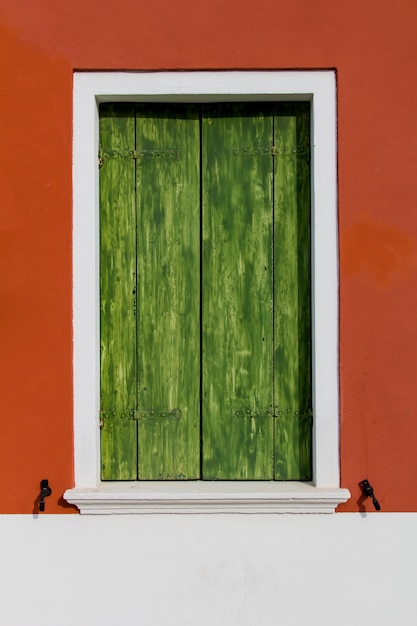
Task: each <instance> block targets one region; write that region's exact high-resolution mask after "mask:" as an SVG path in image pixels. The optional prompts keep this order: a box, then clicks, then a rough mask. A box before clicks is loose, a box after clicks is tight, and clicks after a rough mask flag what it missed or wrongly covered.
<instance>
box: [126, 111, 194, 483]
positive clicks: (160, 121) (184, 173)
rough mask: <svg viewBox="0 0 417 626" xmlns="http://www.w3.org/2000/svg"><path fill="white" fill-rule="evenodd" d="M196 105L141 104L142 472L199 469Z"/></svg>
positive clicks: (157, 475) (186, 474)
mask: <svg viewBox="0 0 417 626" xmlns="http://www.w3.org/2000/svg"><path fill="white" fill-rule="evenodd" d="M199 130H200V124H199V114H198V109H196V108H194V107H191V106H184V105H178V106H174V105H171V106H166V105H165V106H164V105H160V106H158V105H153V106H146V105H144V106H138V107H137V120H136V150H137V156H138V159H137V178H136V181H137V193H136V197H137V221H138V228H137V274H138V306H137V308H138V318H137V337H138V340H137V355H138V356H137V361H138V424H139V478H142V479H155V480H156V479H185V478H198V477H199V475H200V458H199V457H200V180H199V177H200V138H199Z"/></svg>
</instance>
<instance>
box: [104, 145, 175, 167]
mask: <svg viewBox="0 0 417 626" xmlns="http://www.w3.org/2000/svg"><path fill="white" fill-rule="evenodd" d="M179 156H180V151H179V150H177V149H171V148H169V149H165V148H163V149H161V150H159V149H155V150H127V151H125V152H123V151H120V150H105V151H104V150H103V149H102V147H101V146H100V148H99V151H98V167H99V169H100V168H101V167H103V164H104V162H105V161H107V160H109V159H133V160H144V159H160V160H164V159H171V160H172V159H174V160H178V159H179Z"/></svg>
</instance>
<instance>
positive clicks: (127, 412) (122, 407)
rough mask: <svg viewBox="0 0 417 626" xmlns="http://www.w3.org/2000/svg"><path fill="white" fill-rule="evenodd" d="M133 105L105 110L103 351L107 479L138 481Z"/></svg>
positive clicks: (102, 110) (104, 470)
mask: <svg viewBox="0 0 417 626" xmlns="http://www.w3.org/2000/svg"><path fill="white" fill-rule="evenodd" d="M134 119H135V118H134V107H133V106H132V105H115V106H112V105H102V106H101V107H100V141H101V147H102V155H103V167H102V169H101V171H100V329H101V331H100V332H101V335H100V347H101V359H100V361H101V417H102V423H103V428H102V430H101V458H102V478H103V480H136V478H137V436H136V431H137V426H136V422H135V420H134V419H133V414H134V411H135V408H136V321H135V289H136V223H135V221H136V217H135V216H136V211H135V195H134V188H135V162H134V160H133V159H132V158H127V156H126V155H128V154H129V151H132V150H134V148H135V124H134Z"/></svg>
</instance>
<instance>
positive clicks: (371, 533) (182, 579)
mask: <svg viewBox="0 0 417 626" xmlns="http://www.w3.org/2000/svg"><path fill="white" fill-rule="evenodd" d="M416 522H417V515H416V514H402V515H401V514H387V513H386V514H384V515H368V516H361V515H360V514H359V513H357V514H339V515H333V516H327V515H326V516H315V515H313V516H308V515H307V516H294V515H293V516H291V515H281V516H274V515H272V516H270V515H266V516H250V515H249V516H235V515H229V516H221V515H220V516H211V517H210V516H209V517H207V516H198V515H197V516H191V517H190V516H144V517H137V516H121V517H120V516H119V517H117V516H116V517H112V516H102V517H99V518H97V517H93V516H74V515H67V516H62V515H61V516H56V515H55V516H54V515H46V516H43V517H40V518H39V519H32V517H31V516H29V515H26V516H17V515H16V516H15V515H9V516H0V550H1V555H2V556H1V562H2V565H7V567H1V566H0V622H1V623H2V624H4V625H7V626H56V624H60V626H70V625H72V624H82V625H88V626H137V625H139V624H143V625H146V626H161V625H162V624H169V625H170V626H195V625H198V626H212V625H213V624H216V626H254V625H259V626H264V625H265V626H266V625H267V624H284V625H285V626H299V625H300V624H309V625H311V626H334V625H335V624H337V625H338V626H359V625H362V624H370V625H373V624H378V626H392V625H393V624H400V625H401V626H415V623H416V614H417V596H416V593H415V588H416V579H417V545H416V543H414V545H411V546H410V544H409V539H408V538H409V537H410V536H411V535H412V534H415V525H416Z"/></svg>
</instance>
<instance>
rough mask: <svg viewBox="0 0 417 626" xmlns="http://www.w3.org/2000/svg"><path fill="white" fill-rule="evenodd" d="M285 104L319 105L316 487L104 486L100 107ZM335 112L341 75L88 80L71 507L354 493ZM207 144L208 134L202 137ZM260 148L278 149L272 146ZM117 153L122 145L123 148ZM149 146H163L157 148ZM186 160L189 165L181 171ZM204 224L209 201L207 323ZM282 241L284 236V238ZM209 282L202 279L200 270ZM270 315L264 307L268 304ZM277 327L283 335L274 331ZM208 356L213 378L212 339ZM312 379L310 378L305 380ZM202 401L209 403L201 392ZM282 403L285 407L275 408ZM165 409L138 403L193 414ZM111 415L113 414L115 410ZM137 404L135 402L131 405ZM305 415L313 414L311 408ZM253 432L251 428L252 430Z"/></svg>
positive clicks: (246, 483) (243, 507)
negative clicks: (342, 411) (345, 434)
mask: <svg viewBox="0 0 417 626" xmlns="http://www.w3.org/2000/svg"><path fill="white" fill-rule="evenodd" d="M285 101H287V102H297V101H298V102H299V103H300V104H299V106H300V107H303V106H306V104H305V103H308V105H307V106H309V107H310V108H311V132H312V136H311V147H312V150H311V152H312V155H311V156H312V160H311V165H312V172H311V180H312V186H311V207H312V222H311V242H312V246H311V252H312V253H311V259H312V264H311V270H312V278H311V285H312V306H311V311H312V316H311V328H312V331H311V337H312V352H311V355H312V361H311V363H312V378H311V381H312V382H311V385H312V394H311V395H312V408H313V414H314V423H313V433H312V440H311V447H312V461H311V467H312V480H311V481H305V482H304V480H305V479H304V478H303V477H302V476H300V478H299V480H297V481H296V480H288V481H284V482H277V481H275V482H274V481H270V480H266V481H261V482H259V481H258V480H253V481H251V480H241V481H233V482H230V480H221V481H210V480H207V481H200V480H197V481H177V480H175V481H169V480H168V481H155V480H149V481H148V480H145V481H138V482H132V481H130V480H127V481H121V482H115V481H112V480H110V481H101V480H100V429H99V424H98V419H97V416H98V414H99V408H100V392H99V390H100V367H99V363H100V348H99V326H100V324H99V310H98V302H99V265H100V262H99V201H98V196H99V192H98V188H99V186H98V176H99V175H98V167H97V148H98V144H99V128H98V126H99V114H98V109H99V105H100V104H101V103H109V102H125V103H129V102H134V103H140V106H139V108H138V110H145V109H146V107H144V106H143V105H144V104H145V103H154V104H156V103H163V104H164V105H167V104H169V105H170V106H171V105H172V104H176V103H185V104H186V105H187V106H186V107H185V108H186V110H188V111H190V110H191V107H190V105H191V104H192V105H196V108H197V109H200V108H201V109H204V108H205V107H206V106H208V105H210V106H211V103H219V102H230V103H231V102H241V103H243V102H246V103H248V105H247V106H248V107H253V108H255V109H256V107H258V106H261V105H260V104H258V103H263V104H262V106H265V107H268V106H269V107H271V109H273V110H274V111H275V110H278V109H279V107H280V106H281V105H280V104H278V103H281V102H285ZM254 103H256V104H254ZM127 106H128V105H127ZM222 106H223V105H222ZM224 106H226V105H224ZM230 106H231V105H230ZM239 106H243V104H242V105H239ZM335 110H336V108H335V76H334V73H333V72H192V73H186V72H185V73H176V72H172V73H80V74H76V75H75V77H74V440H75V483H76V484H75V488H74V489H69V490H68V491H67V492H66V494H65V497H66V499H67V500H68V501H70V502H73V503H75V504H77V506H79V508H80V510H81V512H95V513H102V512H112V511H117V512H156V511H168V512H175V511H178V512H188V511H190V512H203V511H205V512H217V511H221V512H232V511H237V512H244V511H248V512H275V511H286V512H287V511H291V512H293V511H304V512H311V511H320V512H330V511H333V510H334V507H335V506H336V505H337V504H338V503H339V502H342V501H345V500H346V499H347V497H348V496H349V492H348V491H347V490H343V489H340V487H339V469H338V463H339V459H338V362H337V221H336V169H335V163H336V161H335V154H336V153H335V146H336V142H335ZM199 115H200V113H199ZM199 142H200V139H198V143H199ZM201 143H203V139H201ZM245 143H246V145H242V146H241V147H240V146H239V145H237V146H236V148H235V149H236V150H238V152H239V150H240V149H241V148H242V149H245V148H252V147H253V148H254V149H256V148H257V147H258V145H255V143H249V142H245ZM261 143H262V144H263V142H261ZM273 145H274V144H273V143H272V144H271V145H270V146H269V148H270V149H271V147H272V146H273ZM259 147H268V146H263V145H260V146H259ZM156 148H157V149H158V150H162V148H166V149H168V150H173V151H175V147H173V146H171V145H166V146H156ZM111 149H114V150H117V149H118V148H117V147H114V148H111ZM135 149H137V148H135ZM144 149H145V150H147V149H149V150H152V149H153V148H152V147H149V148H144ZM274 149H275V148H274ZM202 154H203V152H202ZM148 156H150V155H148ZM172 156H173V157H175V156H176V155H175V154H173V155H172ZM155 158H160V157H155ZM203 158H204V157H203ZM244 159H245V157H244V156H243V155H239V154H238V155H235V161H234V163H235V164H236V163H238V162H240V161H244ZM278 159H279V157H276V155H274V154H271V155H269V156H268V157H267V158H266V160H267V161H276V160H278ZM144 160H145V159H144ZM173 162H175V158H173ZM179 162H180V161H179V160H178V162H177V165H178V164H179ZM261 162H262V158H259V159H258V163H261ZM132 163H133V165H134V163H135V159H132ZM193 164H194V165H193V166H192V167H194V168H195V167H196V165H195V159H193ZM104 167H105V166H103V168H104ZM270 175H272V174H270ZM201 179H202V181H203V182H202V184H200V186H199V191H198V194H201V196H202V197H204V193H206V190H205V188H204V171H203V170H202V176H201ZM261 188H262V189H264V186H263V185H262V186H260V187H259V189H258V192H260V193H264V192H263V191H262V192H261V191H260V190H261ZM275 193H276V192H275ZM198 194H197V195H198ZM198 210H199V209H198ZM274 210H275V211H276V209H274ZM204 222H205V218H204V205H203V220H202V227H203V228H202V229H201V228H200V229H196V230H195V232H197V233H199V234H198V236H197V238H198V239H200V240H202V241H203V248H202V250H201V252H198V253H196V254H197V255H200V254H201V258H202V265H201V266H202V276H203V282H202V289H201V288H200V293H201V294H202V295H201V298H202V302H203V304H202V310H203V315H202V317H203V319H204V306H205V300H204V298H205V296H204V291H205V288H204V280H205V278H204V276H205V274H204V272H205V270H204V265H205V255H206V252H205V250H204V238H205V237H208V236H209V235H208V234H207V233H205V231H204ZM273 236H274V238H275V239H277V233H276V232H274V234H273ZM278 237H279V235H278ZM206 263H210V258H209V259H208V260H207V259H206ZM267 267H268V266H267ZM206 272H207V270H206ZM197 275H198V276H199V272H197ZM213 280H214V278H213ZM200 287H201V285H200ZM135 295H137V294H135ZM208 301H209V300H208ZM217 304H218V303H217ZM262 308H263V310H264V307H262ZM266 309H267V308H266ZM206 316H207V313H206ZM269 328H270V327H269ZM273 328H274V327H273ZM266 330H267V329H266ZM204 332H205V331H204V328H203V330H202V331H201V330H200V329H199V334H200V336H204ZM276 332H277V331H276V329H275V328H274V333H276ZM197 352H198V351H197ZM202 355H203V360H202V363H203V366H202V371H203V377H204V368H205V365H204V338H203V350H202ZM197 367H199V366H197ZM197 374H198V375H197V376H196V377H197V378H199V372H198V373H197ZM304 379H305V380H306V378H305V377H304ZM275 384H277V383H275ZM145 386H146V385H145ZM242 398H243V397H242ZM199 402H202V400H201V397H200V398H199ZM274 402H275V400H273V401H272V404H274ZM269 403H270V402H269ZM164 404H167V406H161V407H158V406H156V404H154V402H153V401H152V402H148V403H147V404H144V405H142V406H140V405H139V404H137V405H136V407H135V411H137V410H138V409H143V411H142V412H145V411H146V410H155V411H156V410H160V412H161V413H162V412H165V410H171V411H174V413H172V421H173V422H176V423H177V424H179V423H180V422H181V419H182V416H181V418H180V419H177V418H178V417H179V415H180V413H179V412H180V411H181V407H180V406H178V403H176V402H174V399H173V400H172V402H166V403H164ZM240 404H241V405H242V406H240V405H239V406H238V407H234V408H235V409H236V410H235V412H240V410H241V409H242V410H250V411H255V410H259V411H261V409H262V410H264V408H266V410H268V406H266V407H264V406H262V407H261V404H260V403H259V404H256V402H254V401H253V398H252V399H251V397H250V396H249V403H248V404H246V403H245V402H243V399H242V402H241V403H240ZM264 404H268V403H266V402H263V401H262V405H264ZM103 408H104V409H105V408H109V409H113V407H103ZM128 408H132V407H131V406H128ZM299 408H303V409H306V411H307V412H308V411H309V408H308V406H307V407H304V406H302V407H299ZM272 410H273V412H274V415H273V416H272V420H275V417H276V414H275V412H276V411H279V410H280V408H279V406H275V404H274V406H273V407H272ZM134 417H138V418H139V419H137V420H130V421H131V422H132V423H140V424H144V423H145V421H147V422H148V423H155V420H152V419H149V420H146V419H144V420H143V422H141V421H140V418H141V417H142V416H141V415H137V416H134ZM143 417H145V418H146V417H147V416H146V415H144V416H143ZM149 417H151V416H149ZM164 417H165V416H164ZM170 419H171V418H170ZM234 419H235V420H236V422H235V423H237V424H245V423H246V424H248V423H252V422H253V421H254V420H253V419H247V418H242V421H239V419H238V417H237V416H236V417H235V418H234ZM268 419H269V418H267V420H268ZM272 420H270V421H272ZM103 421H104V422H105V421H106V419H105V418H104V420H103ZM276 421H278V420H276ZM307 423H308V420H307ZM139 427H141V426H139ZM240 427H241V426H239V428H240ZM242 427H243V428H245V426H242ZM203 428H204V417H203ZM103 430H105V428H104V429H103ZM203 439H204V436H203ZM167 473H168V472H167ZM241 477H242V478H249V477H250V476H245V475H242V476H241ZM290 478H291V477H290Z"/></svg>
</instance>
